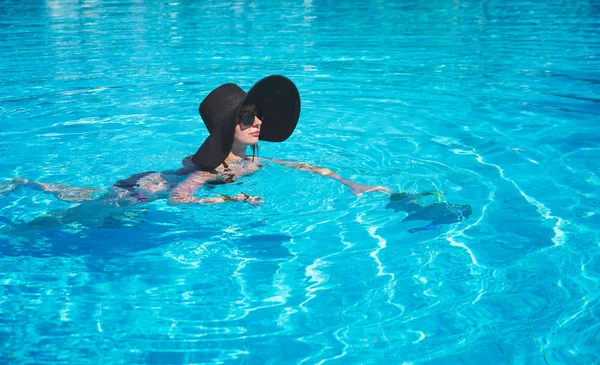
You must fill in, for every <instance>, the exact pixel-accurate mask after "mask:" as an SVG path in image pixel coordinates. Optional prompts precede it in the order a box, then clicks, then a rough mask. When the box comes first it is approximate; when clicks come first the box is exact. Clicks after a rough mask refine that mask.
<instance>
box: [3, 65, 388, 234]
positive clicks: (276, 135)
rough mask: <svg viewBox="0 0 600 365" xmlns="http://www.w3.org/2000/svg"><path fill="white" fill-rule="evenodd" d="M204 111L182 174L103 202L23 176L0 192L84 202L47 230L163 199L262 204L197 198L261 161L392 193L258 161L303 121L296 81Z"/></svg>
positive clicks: (133, 181)
mask: <svg viewBox="0 0 600 365" xmlns="http://www.w3.org/2000/svg"><path fill="white" fill-rule="evenodd" d="M199 112H200V116H201V117H202V120H203V121H204V123H205V125H206V127H207V129H208V132H209V136H208V137H207V138H206V140H205V141H204V143H203V144H202V145H201V146H200V148H199V149H198V151H197V152H196V153H195V154H194V155H193V156H190V157H187V158H185V159H184V160H183V167H182V168H180V169H178V170H171V171H165V172H160V173H159V172H154V171H150V172H145V173H140V174H135V175H132V176H131V177H129V178H128V179H125V180H120V181H118V182H117V183H116V184H115V185H114V186H113V187H112V188H111V189H110V190H109V192H107V193H106V194H105V195H104V196H102V197H100V198H98V199H94V192H95V191H96V189H91V188H77V187H70V186H67V185H64V184H52V183H40V182H35V181H30V180H24V179H14V180H13V181H12V183H10V184H6V185H5V186H4V187H0V195H5V194H7V193H9V192H11V191H13V190H15V189H17V188H19V187H23V186H30V187H33V188H34V189H38V190H41V191H44V192H47V193H51V194H53V195H55V196H56V197H57V198H59V199H61V200H65V201H71V202H84V203H83V204H81V205H80V206H77V207H75V208H72V209H69V210H68V211H66V212H59V213H55V214H53V217H51V218H50V217H43V218H42V217H41V218H38V219H36V220H34V221H37V222H38V223H42V225H43V226H48V225H54V224H64V223H70V222H74V221H78V222H79V221H80V220H81V218H82V216H88V215H89V216H91V217H93V218H94V219H92V220H98V219H102V217H103V216H104V215H103V214H98V212H97V208H98V207H110V208H119V207H121V208H122V207H126V206H132V205H136V204H139V203H142V202H147V201H152V200H156V199H161V198H168V201H169V202H170V203H171V204H187V203H194V204H215V203H224V202H229V201H237V202H248V203H250V204H260V203H262V199H261V198H260V197H256V196H250V195H247V194H243V193H240V194H237V195H234V196H225V195H219V196H217V197H211V198H199V197H196V196H195V193H196V192H197V191H198V190H200V189H201V188H202V187H203V186H204V185H205V184H212V185H217V184H227V183H231V182H234V181H235V180H237V179H239V178H241V177H243V176H247V175H251V174H253V173H254V172H256V171H258V170H259V168H261V167H262V166H264V164H263V163H262V162H263V160H268V161H272V162H275V163H279V164H282V165H284V166H289V167H293V168H297V169H300V170H304V171H308V172H311V173H314V174H318V175H321V176H325V177H329V178H332V179H335V180H338V181H339V182H341V183H342V184H344V185H346V186H348V187H349V188H351V190H350V191H351V192H352V193H353V194H356V195H362V194H363V193H365V192H372V191H380V192H389V189H387V188H385V187H382V186H368V185H361V184H357V183H355V182H353V181H351V180H348V179H344V178H342V177H341V176H339V175H337V174H335V173H334V172H333V171H331V170H329V169H326V168H320V167H314V166H310V165H307V164H305V163H298V162H290V161H283V160H276V159H260V158H258V157H257V156H256V151H258V144H257V143H258V141H259V140H263V141H270V142H282V141H284V140H286V139H287V138H288V137H289V136H290V135H291V134H292V133H293V131H294V129H295V127H296V125H297V123H298V118H299V116H300V95H299V93H298V89H297V88H296V86H295V85H294V83H293V82H292V81H291V80H289V79H288V78H286V77H283V76H279V75H273V76H268V77H266V78H263V79H262V80H260V81H258V82H257V83H256V84H255V85H254V86H253V87H252V88H251V89H250V90H249V91H248V93H247V94H246V93H245V92H244V91H243V90H242V89H241V88H239V87H238V86H237V85H235V84H224V85H221V86H219V87H218V88H216V89H215V90H213V91H212V92H211V93H210V94H209V95H208V96H207V97H206V98H205V99H204V100H203V101H202V103H201V104H200V108H199ZM248 147H251V148H252V156H247V155H246V152H247V150H248ZM91 200H92V201H91ZM92 203H93V204H92ZM89 208H93V209H91V210H92V212H90V213H89V214H85V213H86V212H87V211H90V209H89ZM105 210H106V209H105ZM108 211H109V212H110V211H114V209H108ZM109 214H110V213H109ZM30 223H31V222H30ZM86 225H89V224H86ZM96 225H97V224H94V226H96Z"/></svg>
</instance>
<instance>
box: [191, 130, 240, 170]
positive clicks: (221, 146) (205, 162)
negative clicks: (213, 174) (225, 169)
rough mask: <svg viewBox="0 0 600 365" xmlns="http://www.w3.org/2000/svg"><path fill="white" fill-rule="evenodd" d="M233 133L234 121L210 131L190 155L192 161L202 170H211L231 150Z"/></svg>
mask: <svg viewBox="0 0 600 365" xmlns="http://www.w3.org/2000/svg"><path fill="white" fill-rule="evenodd" d="M234 135H235V123H234V124H233V128H231V126H224V128H219V129H218V130H216V131H214V132H213V133H211V134H210V135H209V136H208V137H207V138H206V139H205V140H204V143H202V146H200V148H198V151H197V152H196V153H195V154H194V156H192V162H193V163H194V164H195V165H196V166H198V167H200V168H201V169H203V170H213V169H214V168H216V167H217V166H219V165H220V164H221V163H223V161H225V159H226V158H227V156H228V155H229V152H231V147H232V146H233V137H234Z"/></svg>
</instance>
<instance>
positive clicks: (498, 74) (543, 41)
mask: <svg viewBox="0 0 600 365" xmlns="http://www.w3.org/2000/svg"><path fill="white" fill-rule="evenodd" d="M0 10H1V11H0V24H1V27H0V35H1V37H0V48H1V49H2V59H1V61H0V76H1V77H0V83H2V87H1V88H0V109H1V116H2V118H1V119H0V127H1V130H0V141H1V144H0V155H1V158H0V178H1V179H9V178H13V177H15V176H21V177H24V178H28V179H34V180H39V181H49V182H60V183H66V184H71V185H75V186H91V187H97V188H101V189H107V188H108V187H110V186H111V185H112V184H113V183H114V182H115V181H117V180H119V179H123V178H126V177H127V176H129V175H131V174H133V173H137V172H141V171H148V170H155V171H162V170H167V169H172V168H175V167H177V166H179V164H180V161H181V159H182V158H183V157H185V156H187V155H189V154H191V153H193V152H194V151H195V150H196V148H197V147H198V146H199V144H200V143H201V142H202V141H203V140H204V138H205V137H206V135H207V134H206V133H207V132H206V130H205V128H204V126H203V125H202V123H201V120H200V118H199V116H198V114H197V107H198V103H199V102H200V100H201V99H202V98H203V97H204V96H205V95H206V94H207V93H208V92H209V91H210V90H212V89H213V88H214V87H216V86H218V85H220V84H222V83H224V82H235V83H237V84H239V85H240V86H241V87H243V88H244V89H246V90H247V88H248V87H249V86H250V85H252V84H253V83H254V82H256V81H257V80H258V79H260V78H262V77H264V76H266V75H269V74H283V75H286V76H288V77H290V78H291V79H292V80H294V82H295V83H296V85H297V86H298V88H299V90H300V94H301V97H302V113H301V118H300V122H299V125H298V128H297V129H296V131H295V133H294V135H293V136H292V137H291V138H290V139H289V140H288V141H286V142H285V143H281V144H274V143H261V150H260V153H261V155H262V156H266V157H278V158H283V159H289V160H296V161H304V162H307V163H311V164H314V165H319V166H324V167H328V168H330V169H332V170H334V171H336V172H338V173H340V174H341V175H343V176H345V177H348V178H352V179H354V180H356V181H358V182H361V183H365V184H377V185H385V186H388V187H390V188H392V189H393V190H394V191H396V192H400V191H409V192H424V191H431V190H440V191H443V192H444V197H443V199H444V200H445V201H448V202H452V203H457V204H469V205H470V206H471V207H472V209H473V214H472V215H471V216H470V217H469V218H468V219H467V220H465V221H463V222H460V223H458V224H445V225H442V226H441V227H439V229H438V230H427V231H418V232H416V233H414V234H411V233H409V232H408V231H409V230H410V229H411V228H416V227H421V226H424V225H426V224H427V222H422V221H410V222H403V223H401V221H402V220H403V219H404V217H405V216H406V214H405V213H403V212H394V211H393V210H390V209H385V207H386V205H387V204H388V201H389V196H387V195H384V194H376V193H374V194H370V195H365V196H363V197H356V196H354V195H352V194H350V193H349V192H348V190H347V189H346V188H345V187H343V186H342V185H340V184H339V183H337V182H336V181H333V180H328V179H323V178H321V177H319V176H315V175H311V174H308V173H306V172H302V171H296V170H290V169H287V168H285V167H282V166H277V165H273V166H269V167H266V168H263V169H261V171H260V172H258V173H257V174H256V175H254V176H252V177H248V178H246V179H244V180H243V181H242V182H241V183H242V184H241V185H235V184H232V185H228V186H222V187H218V188H216V189H215V190H214V191H215V192H217V191H218V192H221V193H224V194H225V193H232V194H235V193H237V192H240V191H243V192H246V193H249V194H250V193H251V194H253V195H259V196H261V197H262V198H263V199H264V201H265V202H264V204H262V205H260V206H257V207H252V206H248V205H241V204H223V205H218V206H169V205H168V204H167V203H166V202H165V201H155V202H152V203H149V204H146V205H143V206H141V207H139V209H134V210H130V211H127V212H125V213H123V214H121V215H119V216H118V217H116V220H117V221H118V222H119V224H117V225H115V226H107V227H103V228H88V227H83V226H80V225H76V224H74V225H69V226H64V227H61V228H60V229H51V230H45V231H41V232H35V233H31V234H28V235H13V234H9V233H6V231H5V230H4V231H2V232H4V233H0V253H1V257H0V268H1V270H0V275H1V281H2V285H1V286H0V313H1V316H0V359H1V360H2V362H3V363H15V364H62V363H65V364H66V363H69V364H73V363H77V364H88V363H91V362H95V363H103V364H104V363H105V364H113V363H127V364H138V363H140V364H141V363H144V364H198V363H231V364H234V363H247V364H263V363H294V364H295V363H298V364H299V363H302V364H321V363H328V364H334V363H338V364H360V363H365V364H371V363H384V364H387V363H406V364H481V363H490V364H505V363H511V364H594V363H599V362H600V351H599V350H598V348H600V347H599V346H598V343H599V341H600V338H599V333H600V325H599V323H600V321H599V317H600V307H599V304H598V297H599V294H598V293H599V292H598V286H599V282H600V263H599V257H600V248H599V247H598V242H599V234H598V232H599V224H600V221H599V219H598V217H599V214H598V213H599V207H598V202H599V194H598V186H599V185H600V177H599V175H598V172H599V171H600V170H599V167H600V163H599V161H600V138H599V137H598V136H597V130H598V117H599V115H600V103H599V100H600V96H599V94H598V84H599V83H600V73H599V72H598V69H600V67H599V66H600V62H599V60H598V57H599V56H600V42H598V41H597V40H598V39H599V37H598V36H599V33H600V31H599V29H600V26H599V25H600V16H599V14H600V8H599V5H598V4H597V2H595V1H592V0H589V1H578V2H572V1H559V0H555V1H544V2H532V1H523V0H516V1H506V2H504V1H503V2H500V1H479V2H478V1H432V2H419V1H408V2H402V3H401V4H394V3H393V2H386V1H377V0H373V1H356V2H352V3H340V2H334V1H310V0H305V1H303V2H289V1H268V2H242V1H232V2H217V3H214V2H198V3H193V4H188V3H185V2H177V1H173V2H160V1H141V0H126V1H116V0H107V1H89V0H84V1H57V0H47V1H40V0H33V1H30V2H18V1H16V0H8V1H3V2H2V3H0ZM217 189H218V190H217ZM71 206H73V205H72V204H68V203H65V202H61V201H58V200H56V199H55V198H53V197H52V196H49V195H44V194H42V193H40V192H37V191H32V190H26V189H25V190H19V191H16V192H14V193H13V194H10V195H8V196H2V197H0V216H1V217H2V218H3V222H2V223H0V229H5V228H6V227H7V226H8V225H10V224H14V223H19V222H26V221H29V220H31V219H33V218H35V217H37V216H40V215H43V214H48V213H49V212H52V211H59V210H64V209H67V208H69V207H71Z"/></svg>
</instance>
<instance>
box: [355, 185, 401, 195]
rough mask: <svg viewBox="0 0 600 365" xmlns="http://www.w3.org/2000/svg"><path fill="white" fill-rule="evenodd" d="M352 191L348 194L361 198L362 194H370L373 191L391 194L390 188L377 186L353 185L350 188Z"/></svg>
mask: <svg viewBox="0 0 600 365" xmlns="http://www.w3.org/2000/svg"><path fill="white" fill-rule="evenodd" d="M351 188H352V190H350V192H351V193H352V194H354V195H357V196H361V195H363V193H371V192H374V191H379V192H381V193H386V194H389V193H391V192H392V190H391V189H390V188H386V187H385V186H377V185H362V184H353V185H352V186H351Z"/></svg>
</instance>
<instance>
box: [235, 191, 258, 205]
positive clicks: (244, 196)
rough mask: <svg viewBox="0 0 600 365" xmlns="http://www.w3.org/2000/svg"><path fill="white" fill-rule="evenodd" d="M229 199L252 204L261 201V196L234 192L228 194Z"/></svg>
mask: <svg viewBox="0 0 600 365" xmlns="http://www.w3.org/2000/svg"><path fill="white" fill-rule="evenodd" d="M229 199H231V200H233V201H236V202H247V203H250V204H252V205H259V204H262V203H263V200H262V198H261V197H258V196H252V195H248V194H243V193H240V194H236V195H234V196H230V197H229Z"/></svg>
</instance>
